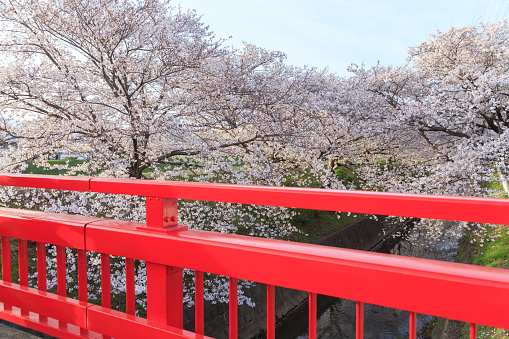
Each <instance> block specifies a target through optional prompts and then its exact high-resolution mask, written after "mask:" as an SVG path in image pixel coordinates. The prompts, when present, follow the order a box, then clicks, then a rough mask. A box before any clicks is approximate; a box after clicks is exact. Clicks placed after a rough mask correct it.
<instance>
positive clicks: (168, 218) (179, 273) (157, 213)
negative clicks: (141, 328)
mask: <svg viewBox="0 0 509 339" xmlns="http://www.w3.org/2000/svg"><path fill="white" fill-rule="evenodd" d="M146 211H147V212H146V213H147V223H146V226H147V227H146V229H150V231H159V232H164V234H168V232H174V231H175V230H179V229H180V228H178V227H176V226H177V225H178V203H177V199H166V198H157V197H147V198H146ZM140 229H141V230H144V231H145V230H146V229H145V228H144V227H140ZM146 267H147V319H148V320H154V321H157V322H160V323H163V324H166V325H170V326H173V327H177V328H182V327H183V324H184V316H183V308H184V302H183V270H182V268H179V267H172V266H166V265H160V264H155V263H152V262H149V261H147V263H146Z"/></svg>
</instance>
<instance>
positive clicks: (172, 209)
mask: <svg viewBox="0 0 509 339" xmlns="http://www.w3.org/2000/svg"><path fill="white" fill-rule="evenodd" d="M146 204H147V227H152V228H157V229H161V228H167V227H171V226H177V225H178V202H177V199H166V198H157V197H147V200H146Z"/></svg>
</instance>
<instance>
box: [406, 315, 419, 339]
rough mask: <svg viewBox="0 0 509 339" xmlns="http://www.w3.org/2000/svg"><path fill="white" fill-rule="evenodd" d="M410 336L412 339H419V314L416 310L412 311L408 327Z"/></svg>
mask: <svg viewBox="0 0 509 339" xmlns="http://www.w3.org/2000/svg"><path fill="white" fill-rule="evenodd" d="M408 337H409V338H410V339H417V315H416V314H415V312H410V324H409V327H408Z"/></svg>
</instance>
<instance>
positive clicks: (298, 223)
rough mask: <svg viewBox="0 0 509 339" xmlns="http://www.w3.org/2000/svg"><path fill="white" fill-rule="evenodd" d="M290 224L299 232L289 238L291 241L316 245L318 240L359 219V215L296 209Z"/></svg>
mask: <svg viewBox="0 0 509 339" xmlns="http://www.w3.org/2000/svg"><path fill="white" fill-rule="evenodd" d="M297 212H298V213H297V215H296V216H295V217H294V218H293V221H292V224H293V225H294V226H295V227H296V228H297V229H298V230H299V232H294V233H293V234H292V236H291V237H290V240H291V241H296V242H305V243H311V244H316V243H318V241H319V240H320V238H322V237H324V236H326V235H327V234H329V233H332V232H334V231H336V230H338V229H340V228H342V227H344V226H346V225H348V224H351V223H352V222H355V221H357V220H358V219H359V216H360V215H359V214H349V213H340V214H339V215H340V217H339V218H338V216H337V214H336V213H335V212H330V211H317V210H303V209H297Z"/></svg>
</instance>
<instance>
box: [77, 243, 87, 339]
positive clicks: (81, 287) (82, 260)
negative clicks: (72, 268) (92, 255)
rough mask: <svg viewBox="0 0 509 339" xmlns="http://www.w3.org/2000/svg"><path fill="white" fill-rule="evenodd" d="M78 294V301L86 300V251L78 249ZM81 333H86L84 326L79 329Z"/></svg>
mask: <svg viewBox="0 0 509 339" xmlns="http://www.w3.org/2000/svg"><path fill="white" fill-rule="evenodd" d="M78 294H79V299H80V301H85V302H88V279H87V251H85V250H78ZM80 333H81V334H86V333H87V330H86V329H85V328H81V329H80Z"/></svg>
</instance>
